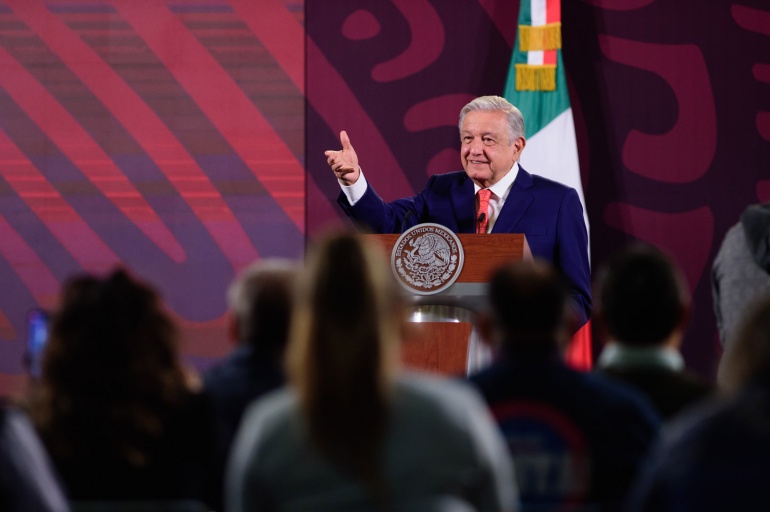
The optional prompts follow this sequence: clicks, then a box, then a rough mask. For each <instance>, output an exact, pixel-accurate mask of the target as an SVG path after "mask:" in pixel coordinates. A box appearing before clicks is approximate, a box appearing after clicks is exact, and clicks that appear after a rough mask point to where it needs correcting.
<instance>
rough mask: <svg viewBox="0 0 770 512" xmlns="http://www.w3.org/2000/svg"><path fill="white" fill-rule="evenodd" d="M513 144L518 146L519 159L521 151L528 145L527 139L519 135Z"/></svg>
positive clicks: (517, 154)
mask: <svg viewBox="0 0 770 512" xmlns="http://www.w3.org/2000/svg"><path fill="white" fill-rule="evenodd" d="M513 145H514V146H516V158H517V159H518V158H519V157H520V156H521V152H522V151H524V146H526V145H527V139H525V138H524V137H519V138H518V139H516V140H514V141H513Z"/></svg>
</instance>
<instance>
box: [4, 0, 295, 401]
mask: <svg viewBox="0 0 770 512" xmlns="http://www.w3.org/2000/svg"><path fill="white" fill-rule="evenodd" d="M275 19H279V20H281V23H282V24H283V26H282V25H281V24H275V23H273V20H275ZM303 23H304V6H303V4H302V1H301V0H292V1H289V0H287V1H284V2H282V1H280V0H264V1H263V0H260V1H259V2H252V1H250V0H232V1H229V2H227V1H219V0H209V1H187V2H184V1H181V2H180V1H174V2H172V1H162V0H139V1H134V0H126V1H114V2H109V1H100V0H96V1H94V0H91V1H38V0H8V1H4V0H3V1H2V2H0V283H2V293H1V294H0V376H2V377H3V379H2V380H0V387H2V388H3V389H9V388H13V387H14V386H16V385H18V383H19V380H20V374H21V373H22V371H21V365H20V362H21V358H22V353H23V348H24V343H23V338H24V331H25V326H24V317H25V313H26V311H27V310H29V309H30V308H31V307H33V306H37V305H40V306H43V307H51V306H53V304H54V301H55V297H56V295H57V293H58V290H59V286H60V283H61V282H62V281H63V280H65V279H66V278H67V277H68V276H70V275H72V274H73V273H76V272H81V271H95V272H101V271H105V270H108V269H110V268H112V267H114V266H116V265H123V266H126V267H128V268H130V269H131V270H132V271H134V272H136V273H137V274H138V275H140V276H142V277H144V278H146V279H149V280H150V281H152V282H153V283H154V284H155V285H156V286H157V287H158V288H159V289H160V290H161V291H162V294H163V296H164V297H165V299H166V301H167V303H168V306H169V308H170V309H171V311H172V312H173V314H174V315H175V316H176V317H177V318H178V320H179V321H180V322H181V323H182V325H183V326H184V338H185V340H184V341H185V344H184V349H185V352H186V354H187V355H189V356H190V358H191V360H192V362H193V363H196V362H201V363H205V362H206V360H207V359H209V358H211V357H214V356H218V355H221V354H223V353H225V352H226V351H227V350H229V346H228V345H227V343H226V341H225V339H224V336H223V329H222V327H223V325H224V313H225V302H224V295H225V289H226V287H227V285H228V284H229V282H230V281H231V279H232V278H233V276H234V274H235V272H237V270H239V269H240V268H242V267H243V266H245V265H246V264H248V263H249V262H251V261H252V260H254V259H257V258H264V257H270V256H285V257H292V258H296V257H299V256H300V255H301V254H302V251H303V248H304V240H305V173H304V155H305V147H304V146H305V141H304V129H303V127H304V118H305V112H304V94H303V87H304V63H303V52H304V44H303V33H304V30H303ZM287 25H288V26H291V27H292V28H293V31H294V33H298V34H299V38H297V39H298V40H297V41H293V42H292V43H293V45H292V46H290V47H289V46H287V47H286V48H282V46H283V43H284V41H282V38H284V30H285V29H284V27H285V26H287ZM276 48H277V50H275V49H276Z"/></svg>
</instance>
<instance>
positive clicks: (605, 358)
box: [597, 343, 684, 371]
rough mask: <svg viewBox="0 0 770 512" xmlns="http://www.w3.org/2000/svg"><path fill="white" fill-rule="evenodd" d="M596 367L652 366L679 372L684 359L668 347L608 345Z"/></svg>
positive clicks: (682, 367)
mask: <svg viewBox="0 0 770 512" xmlns="http://www.w3.org/2000/svg"><path fill="white" fill-rule="evenodd" d="M597 365H598V366H599V367H600V368H607V367H615V368H629V367H639V366H652V367H655V368H666V369H668V370H672V371H681V370H683V369H684V359H683V358H682V354H680V353H679V351H677V350H675V349H673V348H670V347H634V346H628V345H621V344H620V343H610V344H608V345H607V346H605V347H604V350H602V353H601V355H600V356H599V360H598V361H597Z"/></svg>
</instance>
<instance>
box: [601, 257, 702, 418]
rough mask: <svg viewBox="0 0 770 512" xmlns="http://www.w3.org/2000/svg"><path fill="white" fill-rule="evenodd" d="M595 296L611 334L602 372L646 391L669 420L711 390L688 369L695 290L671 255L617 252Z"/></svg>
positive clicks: (604, 322) (602, 324)
mask: <svg viewBox="0 0 770 512" xmlns="http://www.w3.org/2000/svg"><path fill="white" fill-rule="evenodd" d="M595 297H596V318H597V321H598V324H599V325H601V326H602V328H603V330H604V331H605V334H606V336H607V342H606V345H605V347H604V350H603V351H602V353H601V355H600V357H599V360H598V363H597V369H598V370H599V371H600V372H602V373H604V374H606V375H609V376H611V377H614V378H617V379H620V380H623V381H625V382H627V383H629V384H631V385H632V386H634V387H636V388H637V389H640V390H641V391H643V392H644V393H645V394H646V395H647V396H648V397H649V398H650V400H652V403H653V404H654V405H655V407H656V408H657V410H658V412H659V413H660V414H661V416H662V417H663V418H664V419H668V418H671V417H672V416H674V415H675V414H677V413H679V412H680V411H681V410H682V409H684V408H685V407H687V406H689V405H692V404H693V403H695V402H697V401H699V400H702V399H704V398H705V397H706V396H707V395H708V394H709V393H710V392H711V386H710V385H709V384H708V383H706V382H705V381H704V380H703V379H701V378H700V377H698V376H697V375H695V374H694V373H692V372H690V371H687V370H686V369H685V363H684V359H683V358H682V355H681V354H680V352H679V347H680V346H681V344H682V338H683V337H684V333H685V329H686V326H687V321H688V318H689V312H690V294H689V290H688V289H687V285H686V282H685V279H684V276H683V275H682V273H681V272H680V271H679V268H678V267H677V265H676V263H675V262H674V261H673V260H672V259H671V258H669V257H668V256H667V255H665V254H664V253H663V252H661V251H660V250H658V249H656V248H654V247H652V246H646V245H636V246H632V247H628V248H626V249H623V250H621V251H619V252H617V253H616V254H614V255H613V256H612V257H610V259H609V260H607V262H606V263H605V264H604V266H603V267H602V268H601V269H600V271H599V273H598V278H597V282H596V289H595Z"/></svg>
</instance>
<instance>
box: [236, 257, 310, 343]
mask: <svg viewBox="0 0 770 512" xmlns="http://www.w3.org/2000/svg"><path fill="white" fill-rule="evenodd" d="M299 269H300V266H299V263H297V262H296V261H294V260H290V259H283V258H267V259H263V260H259V261H257V262H255V263H252V264H251V265H249V266H248V267H246V268H245V269H243V271H241V273H240V274H239V275H238V277H237V278H236V279H235V281H233V283H232V284H231V285H230V287H229V288H228V290H227V302H228V305H229V306H230V310H231V312H232V314H233V315H234V316H235V318H237V319H238V323H239V327H240V332H239V333H238V334H239V337H240V338H241V339H240V341H242V342H244V341H245V342H251V343H255V342H256V343H273V342H275V343H281V342H283V341H285V340H281V339H274V340H271V339H256V338H281V337H285V332H286V330H287V329H288V322H289V316H290V313H291V309H292V303H293V295H294V286H295V281H296V278H297V274H298V272H299Z"/></svg>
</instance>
